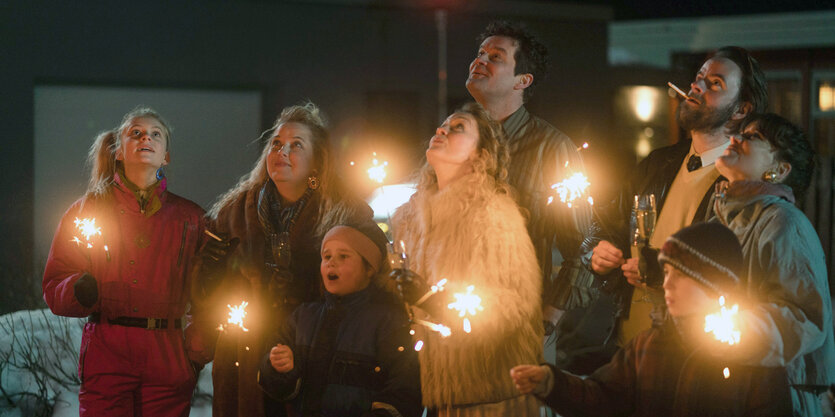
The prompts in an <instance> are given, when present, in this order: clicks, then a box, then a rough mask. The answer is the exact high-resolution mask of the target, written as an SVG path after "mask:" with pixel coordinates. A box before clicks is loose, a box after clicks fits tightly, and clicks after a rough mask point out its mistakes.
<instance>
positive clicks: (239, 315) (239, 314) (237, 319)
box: [226, 301, 249, 332]
mask: <svg viewBox="0 0 835 417" xmlns="http://www.w3.org/2000/svg"><path fill="white" fill-rule="evenodd" d="M247 305H249V303H247V302H246V301H242V302H241V304H240V305H237V306H234V307H232V306H231V305H229V304H227V305H226V307H228V308H229V318H228V319H226V322H227V323H229V324H234V325H237V326H238V327H240V328H241V330H243V331H245V332H248V331H249V329H247V328H246V327H244V317H246V306H247Z"/></svg>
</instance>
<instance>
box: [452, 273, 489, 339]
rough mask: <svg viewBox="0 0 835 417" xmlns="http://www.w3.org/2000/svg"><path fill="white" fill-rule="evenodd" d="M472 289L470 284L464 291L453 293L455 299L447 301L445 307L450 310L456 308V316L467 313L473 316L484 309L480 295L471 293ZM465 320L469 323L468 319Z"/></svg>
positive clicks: (473, 287) (462, 315)
mask: <svg viewBox="0 0 835 417" xmlns="http://www.w3.org/2000/svg"><path fill="white" fill-rule="evenodd" d="M473 289H475V286H473V285H470V286H468V287H467V292H466V293H463V294H462V293H455V294H453V295H452V296H453V297H455V301H453V302H451V303H449V305H447V307H448V308H449V309H450V310H457V311H458V317H464V316H466V315H467V314H469V315H471V316H474V315H475V314H476V313H477V312H479V311H483V310H484V307H482V306H481V297H479V296H478V295H476V294H473ZM467 322H468V323H469V320H467ZM467 333H469V332H467Z"/></svg>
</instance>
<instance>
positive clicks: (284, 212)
mask: <svg viewBox="0 0 835 417" xmlns="http://www.w3.org/2000/svg"><path fill="white" fill-rule="evenodd" d="M270 135H271V136H270V139H269V140H268V141H267V143H266V145H265V146H264V149H263V151H262V152H261V157H260V158H259V159H258V161H257V162H256V163H255V166H254V167H253V169H252V171H251V172H250V173H249V174H247V175H245V176H244V177H242V178H241V180H240V182H239V183H238V185H236V186H235V187H234V188H232V189H231V190H229V191H228V192H227V193H226V194H224V195H222V196H221V197H220V198H219V200H218V202H217V203H216V204H215V205H214V206H213V207H212V209H211V210H210V212H209V218H210V229H211V230H212V231H213V232H214V233H215V234H216V235H217V236H218V237H221V238H222V240H221V241H217V240H215V241H214V242H212V245H214V246H216V247H215V249H217V250H215V251H212V250H211V248H207V249H208V250H206V251H205V254H206V256H204V257H203V264H202V266H201V272H200V280H199V282H200V285H199V286H197V287H196V289H195V290H196V293H197V294H199V296H198V297H195V298H198V299H199V307H198V311H200V312H201V313H200V314H196V315H197V316H198V317H197V320H198V321H199V322H200V323H201V328H203V329H204V334H207V335H209V337H208V338H209V340H211V339H212V336H216V337H217V341H216V347H215V349H214V352H213V353H214V354H213V357H212V355H211V354H210V353H209V354H208V357H207V359H206V360H207V361H208V360H210V359H212V358H213V359H214V364H213V371H212V379H213V382H214V399H213V415H214V416H237V415H240V416H260V415H264V412H265V410H264V407H265V406H266V407H267V411H268V413H272V412H273V411H270V409H271V407H278V408H279V409H280V408H281V407H283V405H280V404H277V403H274V402H271V401H270V400H269V399H266V400H267V402H266V403H264V400H265V399H264V398H263V396H262V392H261V389H260V388H259V386H258V381H257V371H258V364H259V361H260V359H261V357H262V356H263V355H264V353H265V352H267V351H268V349H269V346H267V345H268V344H269V342H270V341H271V340H272V339H273V338H274V337H275V332H277V330H278V328H279V325H280V323H282V322H283V321H284V319H285V318H286V317H287V316H288V315H289V314H290V313H291V312H292V311H293V310H294V309H295V308H296V307H297V306H298V305H300V304H301V303H303V302H308V301H313V300H315V299H317V298H319V297H320V295H321V289H320V286H321V280H320V279H319V263H320V258H319V247H320V245H321V239H322V235H323V233H322V232H323V231H327V230H328V228H329V227H328V226H329V225H332V224H334V223H335V222H338V221H350V220H351V219H357V220H358V219H370V218H371V215H372V213H371V209H370V208H369V207H368V206H367V205H366V204H365V203H363V202H362V201H360V200H358V199H354V198H352V197H348V196H347V193H346V191H345V190H344V188H343V187H342V186H341V184H340V182H339V179H338V177H337V176H336V174H335V172H334V167H333V162H332V160H331V158H332V155H331V145H330V141H329V138H328V132H327V128H326V126H325V121H324V118H323V116H322V115H321V113H320V112H319V109H318V108H317V107H316V106H315V105H314V104H313V103H308V104H306V105H301V106H291V107H287V108H285V109H284V110H282V112H281V115H280V116H279V117H278V119H277V120H276V122H275V125H274V126H273V128H272V129H271V130H270ZM234 242H239V244H237V246H236V243H234ZM244 301H245V302H247V303H248V304H247V306H246V313H247V314H246V317H245V318H244V320H245V325H244V327H246V328H247V329H248V330H247V331H243V330H242V329H240V328H236V327H234V326H232V327H229V326H227V328H226V329H225V330H221V331H220V333H219V335H218V334H217V333H216V332H217V330H216V328H217V327H218V324H221V323H226V322H227V316H228V315H227V313H228V312H229V310H228V308H227V305H229V306H236V305H241V304H242V303H243V302H244ZM212 344H213V343H212V342H210V343H209V345H210V346H211V345H212ZM208 350H211V349H208ZM275 412H279V413H280V411H275Z"/></svg>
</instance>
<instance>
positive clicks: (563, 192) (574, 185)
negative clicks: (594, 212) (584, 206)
mask: <svg viewBox="0 0 835 417" xmlns="http://www.w3.org/2000/svg"><path fill="white" fill-rule="evenodd" d="M590 185H591V183H590V182H589V179H588V178H587V177H586V176H585V174H583V173H582V172H575V173H573V174H571V176H569V177H568V178H566V179H564V180H562V181H560V182H558V183H556V184H554V185H552V186H551V189H552V190H555V191H556V193H557V195H559V197H560V201H562V202H563V203H565V204H566V205H567V206H568V207H569V208H570V207H571V206H572V204H573V203H574V201H575V200H577V199H578V198H581V197H582V196H583V195H584V194H585V193H586V191H587V190H588V188H589V186H590ZM553 201H554V196H550V197H548V204H551V203H552V202H553ZM586 201H588V202H589V204H594V199H593V198H592V197H591V196H587V198H586Z"/></svg>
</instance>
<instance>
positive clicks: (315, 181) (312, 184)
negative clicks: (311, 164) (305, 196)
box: [307, 175, 320, 190]
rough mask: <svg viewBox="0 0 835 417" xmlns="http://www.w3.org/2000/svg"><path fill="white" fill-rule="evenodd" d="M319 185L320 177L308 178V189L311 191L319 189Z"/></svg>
mask: <svg viewBox="0 0 835 417" xmlns="http://www.w3.org/2000/svg"><path fill="white" fill-rule="evenodd" d="M319 185H320V184H319V177H317V176H315V175H311V176H309V177H307V188H310V189H311V190H315V189H317V188H319Z"/></svg>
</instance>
